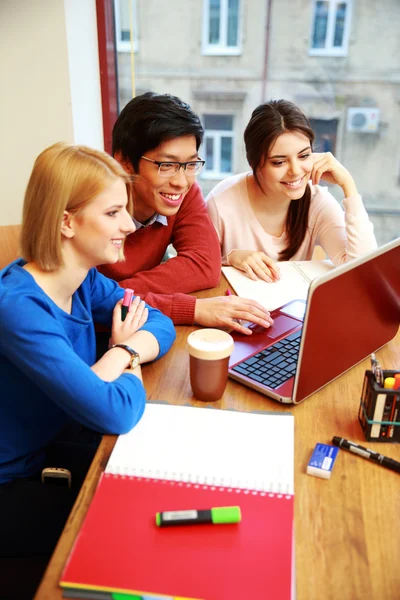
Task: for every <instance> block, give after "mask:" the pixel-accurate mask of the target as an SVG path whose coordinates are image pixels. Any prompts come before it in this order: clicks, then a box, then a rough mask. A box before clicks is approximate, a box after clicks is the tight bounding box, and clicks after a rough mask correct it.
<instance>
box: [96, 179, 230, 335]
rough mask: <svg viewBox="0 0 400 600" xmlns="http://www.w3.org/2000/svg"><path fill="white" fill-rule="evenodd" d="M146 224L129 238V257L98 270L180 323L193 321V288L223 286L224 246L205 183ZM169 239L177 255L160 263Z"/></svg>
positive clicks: (126, 250)
mask: <svg viewBox="0 0 400 600" xmlns="http://www.w3.org/2000/svg"><path fill="white" fill-rule="evenodd" d="M167 220H168V225H162V224H161V223H158V222H157V221H156V222H155V223H153V224H152V225H149V226H148V227H141V228H140V229H138V231H136V232H134V233H132V234H131V235H129V236H128V238H127V239H126V242H125V247H124V253H125V261H124V262H118V263H115V264H113V265H102V266H101V267H99V271H100V272H101V273H103V274H104V275H106V276H107V277H110V278H111V279H115V280H116V281H118V282H119V284H120V286H122V287H124V288H127V287H129V288H132V289H133V290H134V291H135V295H139V296H140V297H141V298H142V300H144V301H145V302H147V304H150V306H153V307H154V308H158V309H159V310H160V311H161V312H163V313H164V314H165V315H167V316H168V317H170V318H171V319H172V320H173V322H174V323H175V325H192V324H193V322H194V309H195V303H196V298H195V297H194V296H188V295H187V294H188V293H190V292H195V291H197V290H204V289H206V288H211V287H215V286H216V285H218V283H219V280H220V275H221V249H220V245H219V241H218V237H217V234H216V232H215V229H214V226H213V225H212V223H211V221H210V218H209V216H208V214H207V208H206V203H205V201H204V198H203V195H202V193H201V189H200V186H199V185H198V184H197V183H194V184H193V185H192V187H191V188H190V190H189V192H188V193H187V195H186V197H185V198H184V200H183V202H182V204H181V206H180V208H179V210H178V212H177V214H176V215H173V216H172V217H167ZM169 244H173V246H174V248H175V250H176V251H177V256H176V257H174V258H170V259H169V260H167V261H166V262H164V263H161V261H162V259H163V257H164V254H165V251H166V249H167V247H168V245H169Z"/></svg>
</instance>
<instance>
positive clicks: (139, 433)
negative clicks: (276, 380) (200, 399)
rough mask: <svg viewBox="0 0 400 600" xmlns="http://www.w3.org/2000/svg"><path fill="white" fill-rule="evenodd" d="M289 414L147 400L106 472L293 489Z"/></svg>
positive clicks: (119, 444)
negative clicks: (217, 408) (151, 402)
mask: <svg viewBox="0 0 400 600" xmlns="http://www.w3.org/2000/svg"><path fill="white" fill-rule="evenodd" d="M293 463H294V419H293V416H292V415H290V414H287V413H265V414H259V413H243V412H234V411H227V410H216V409H208V408H194V407H188V406H172V405H168V404H147V405H146V409H145V412H144V415H143V417H142V419H141V420H140V421H139V423H138V424H137V425H136V426H135V427H134V428H133V429H132V430H131V431H130V432H129V433H127V434H124V435H120V436H119V438H118V440H117V443H116V445H115V447H114V450H113V452H112V454H111V457H110V460H109V462H108V465H107V468H106V472H108V473H114V474H120V475H124V474H125V475H136V476H138V477H151V478H155V479H167V480H175V481H183V482H193V483H206V484H209V485H222V486H226V487H231V486H232V487H237V488H242V489H252V490H260V491H271V492H282V493H287V494H293V488H294V475H293Z"/></svg>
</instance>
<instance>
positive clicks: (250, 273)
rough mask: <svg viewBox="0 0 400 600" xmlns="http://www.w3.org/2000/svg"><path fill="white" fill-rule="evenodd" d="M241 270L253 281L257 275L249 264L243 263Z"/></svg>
mask: <svg viewBox="0 0 400 600" xmlns="http://www.w3.org/2000/svg"><path fill="white" fill-rule="evenodd" d="M243 271H244V273H245V274H246V275H247V277H249V278H250V279H252V280H253V281H257V279H258V277H257V275H256V274H255V273H254V272H253V269H252V268H251V267H250V265H248V264H244V265H243Z"/></svg>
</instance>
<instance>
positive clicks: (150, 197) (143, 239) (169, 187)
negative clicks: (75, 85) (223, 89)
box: [99, 92, 270, 333]
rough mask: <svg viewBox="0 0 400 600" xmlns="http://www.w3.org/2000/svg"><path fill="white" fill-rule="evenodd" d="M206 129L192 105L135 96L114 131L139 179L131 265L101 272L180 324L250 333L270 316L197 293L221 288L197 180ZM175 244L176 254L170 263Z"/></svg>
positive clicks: (122, 156) (118, 154)
mask: <svg viewBox="0 0 400 600" xmlns="http://www.w3.org/2000/svg"><path fill="white" fill-rule="evenodd" d="M203 133H204V130H203V126H202V124H201V122H200V119H199V117H198V116H197V115H196V114H195V113H194V112H193V111H192V110H191V108H190V106H189V105H188V104H186V103H184V102H182V100H180V99H179V98H177V97H175V96H171V95H170V94H155V93H153V92H147V93H146V94H142V95H141V96H137V97H136V98H133V99H132V100H131V101H130V102H129V103H128V104H127V105H126V106H125V108H124V109H123V110H122V112H121V114H120V115H119V117H118V119H117V121H116V123H115V125H114V129H113V134H112V138H113V155H114V158H116V159H117V160H118V162H120V163H121V164H122V165H123V167H124V169H125V170H126V171H127V172H128V173H131V174H132V179H133V206H134V214H133V221H134V223H135V225H136V232H135V233H134V234H132V235H130V236H128V238H127V240H126V242H125V247H124V254H125V261H124V262H118V263H115V264H113V265H103V266H102V267H100V269H99V270H100V271H101V272H102V273H104V275H107V276H108V277H111V278H112V279H115V280H116V281H118V282H119V283H120V285H121V286H122V287H129V288H132V289H134V291H135V294H137V295H139V296H141V298H142V299H143V300H145V301H146V302H147V303H148V304H150V305H151V306H154V307H155V308H158V309H159V310H161V311H162V312H163V313H164V314H166V315H167V316H169V317H170V318H171V319H172V320H173V322H174V323H175V324H176V325H179V324H181V325H183V324H185V325H192V324H193V323H198V324H200V325H205V326H208V327H227V326H229V327H231V328H232V329H236V330H238V331H243V333H247V332H248V333H250V331H249V330H248V329H247V328H244V327H242V325H240V324H239V323H238V321H237V320H238V319H245V320H248V321H253V322H255V323H258V324H260V325H264V326H269V323H270V319H269V313H268V312H267V311H265V309H264V308H263V307H262V306H261V305H260V304H258V303H257V302H254V301H252V300H244V299H241V298H237V297H236V296H223V297H218V298H207V299H196V298H195V297H194V296H189V295H188V294H189V293H191V292H195V291H197V290H202V289H207V288H211V287H215V286H216V285H217V284H218V283H219V279H220V273H221V254H220V245H219V241H218V238H217V235H216V233H215V230H214V227H213V225H212V223H211V221H210V219H209V217H208V214H207V209H206V204H205V201H204V198H203V195H202V193H201V189H200V186H199V185H198V183H196V175H198V174H199V173H200V172H201V169H202V167H203V165H204V160H202V159H201V158H200V157H199V154H198V150H199V147H200V145H201V143H202V140H203ZM169 244H173V246H174V248H175V250H176V252H177V256H176V257H173V258H170V259H169V260H168V261H166V262H163V257H164V255H165V252H166V250H167V247H168V246H169Z"/></svg>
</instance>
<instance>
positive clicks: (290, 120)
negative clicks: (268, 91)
mask: <svg viewBox="0 0 400 600" xmlns="http://www.w3.org/2000/svg"><path fill="white" fill-rule="evenodd" d="M288 131H300V132H301V133H304V135H306V136H307V137H308V139H309V140H310V144H311V146H312V144H313V142H314V132H313V130H312V129H311V125H310V122H309V121H308V119H307V117H306V116H305V115H304V114H303V113H302V111H301V110H300V109H299V108H298V107H297V106H296V105H295V104H293V103H292V102H289V101H288V100H271V101H270V102H265V104H260V106H258V107H257V108H256V109H255V110H254V111H253V114H252V115H251V119H250V121H249V123H248V125H247V127H246V129H245V132H244V143H245V146H246V156H247V160H248V163H249V165H250V167H251V168H252V171H253V175H254V179H255V181H256V183H257V185H258V187H259V188H260V189H261V190H262V186H261V184H260V181H259V179H258V176H257V171H258V170H259V169H260V168H262V167H263V166H264V164H265V160H266V158H267V154H268V151H269V149H270V148H271V146H272V144H273V143H274V142H275V141H276V139H277V138H278V137H279V136H280V135H282V133H286V132H288ZM310 200H311V189H310V186H309V185H307V187H306V190H305V192H304V195H303V197H302V198H300V199H299V200H292V202H291V203H290V205H289V209H288V212H287V215H286V224H285V229H286V233H287V236H288V245H287V247H286V248H285V249H284V250H282V252H280V253H279V260H289V259H290V258H291V257H292V256H293V255H294V254H296V252H297V250H298V249H299V248H300V246H301V243H302V241H303V240H304V237H305V234H306V231H307V226H308V212H309V209H310Z"/></svg>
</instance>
